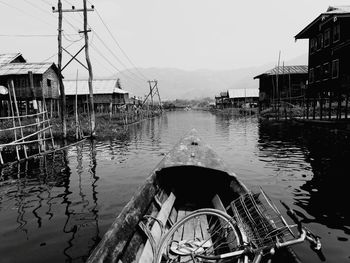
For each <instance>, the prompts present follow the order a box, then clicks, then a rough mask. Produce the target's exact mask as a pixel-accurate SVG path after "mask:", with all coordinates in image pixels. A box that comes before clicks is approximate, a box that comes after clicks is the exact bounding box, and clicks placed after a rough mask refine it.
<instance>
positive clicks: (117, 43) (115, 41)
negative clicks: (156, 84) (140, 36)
mask: <svg viewBox="0 0 350 263" xmlns="http://www.w3.org/2000/svg"><path fill="white" fill-rule="evenodd" d="M95 11H96V14H97V16H98V18H99V19H100V20H101V22H102V24H103V25H104V26H105V28H106V30H107V31H108V33H109V35H110V36H111V38H112V39H113V41H114V43H115V44H116V45H117V46H118V48H119V49H120V50H121V52H122V53H123V54H124V56H125V57H126V59H127V60H128V61H129V63H130V64H131V65H132V66H133V67H134V68H135V70H136V71H137V72H138V73H139V75H140V76H142V77H143V78H144V79H145V80H148V78H147V77H146V76H145V75H144V74H143V73H142V72H141V71H139V69H138V67H137V66H136V65H135V64H134V63H133V62H132V60H131V59H130V57H129V56H128V55H127V54H126V52H125V51H124V49H123V48H122V47H121V45H120V44H119V42H118V41H117V39H116V38H115V37H114V35H113V34H112V32H111V30H110V29H109V27H108V25H107V24H106V23H105V21H104V20H103V18H102V16H101V15H100V12H99V11H98V10H97V9H96V8H95Z"/></svg>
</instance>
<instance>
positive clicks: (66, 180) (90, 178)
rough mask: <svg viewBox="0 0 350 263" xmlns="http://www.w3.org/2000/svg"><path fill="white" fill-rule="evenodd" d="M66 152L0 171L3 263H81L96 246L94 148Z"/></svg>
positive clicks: (97, 240)
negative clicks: (45, 262)
mask: <svg viewBox="0 0 350 263" xmlns="http://www.w3.org/2000/svg"><path fill="white" fill-rule="evenodd" d="M69 151H71V152H69ZM69 151H67V150H66V151H63V152H57V153H55V154H54V155H48V156H43V157H41V158H38V159H34V160H29V161H27V162H21V163H18V164H16V165H12V166H11V167H6V168H3V169H2V170H1V180H0V190H1V192H0V214H1V217H0V218H1V219H0V220H1V224H2V227H1V228H0V241H1V242H0V243H1V245H0V253H1V254H2V255H3V256H2V260H1V261H3V260H4V261H5V262H6V261H8V262H28V258H30V261H31V262H44V261H46V260H48V259H50V261H53V262H62V261H76V260H78V261H84V260H85V259H86V258H87V257H88V255H89V254H90V252H91V250H92V249H93V247H95V246H96V244H97V243H98V242H99V241H100V239H101V236H100V230H99V223H98V219H99V215H98V211H99V210H98V192H97V181H98V179H99V177H98V176H97V175H96V166H97V161H96V142H95V141H92V142H91V143H86V144H84V145H77V146H75V149H71V150H69ZM72 152H74V153H72ZM72 154H74V155H75V156H76V160H74V159H73V158H72V156H71V155H72ZM73 163H74V164H76V166H75V169H74V168H71V167H73V166H72V165H73ZM13 220H14V221H15V222H16V223H17V226H15V225H14V224H13V223H12V221H13ZM60 226H61V227H60ZM64 243H65V244H66V245H63V244H64ZM14 248H16V249H14ZM44 250H45V251H44ZM18 251H21V253H18ZM57 251H62V253H57ZM34 252H35V253H34ZM52 255H54V258H52Z"/></svg>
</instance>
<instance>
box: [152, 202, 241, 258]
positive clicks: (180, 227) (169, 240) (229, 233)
mask: <svg viewBox="0 0 350 263" xmlns="http://www.w3.org/2000/svg"><path fill="white" fill-rule="evenodd" d="M201 217H205V218H207V219H208V218H210V220H212V219H213V218H215V217H216V219H217V221H215V222H209V221H207V223H208V229H207V231H208V232H209V231H212V233H211V234H213V236H212V238H213V237H214V236H215V235H216V239H217V240H215V242H213V241H212V240H210V242H211V243H210V242H209V240H206V239H205V238H203V239H204V240H203V241H202V242H200V241H198V240H196V237H195V236H196V234H194V235H193V240H187V239H186V240H185V239H184V238H185V234H184V235H183V236H182V235H181V234H180V238H179V236H178V237H177V240H175V241H174V239H173V237H174V235H176V234H177V233H181V231H183V232H184V229H185V225H186V223H188V222H190V220H192V219H197V225H193V226H194V229H195V228H196V227H198V222H199V221H202V222H203V218H201ZM214 220H215V219H214ZM194 222H195V221H194ZM199 224H200V223H199ZM217 225H218V226H217ZM213 226H214V227H217V228H216V229H215V230H214V228H212V227H213ZM201 227H202V233H204V232H205V231H203V225H202V226H201ZM211 228H212V229H211ZM219 232H221V233H219ZM218 235H219V236H218ZM221 235H226V236H221ZM203 236H204V234H203ZM220 238H223V239H226V240H227V239H229V240H230V241H226V243H227V244H226V246H225V247H224V246H223V247H221V248H220V246H222V244H223V243H219V245H217V246H216V247H215V244H218V241H220ZM175 242H176V243H178V244H177V247H176V245H175V247H176V248H175V250H176V253H174V255H172V253H173V252H174V246H173V243H175ZM242 244H243V240H242V235H241V232H240V230H239V228H238V226H237V223H236V222H235V221H234V220H233V219H232V217H230V216H229V215H228V214H226V213H225V212H222V211H220V210H217V209H212V208H203V209H198V210H195V211H194V212H192V213H190V214H188V215H186V216H185V217H183V218H182V219H181V220H179V221H178V222H176V223H175V224H174V225H173V226H172V227H171V228H170V229H169V231H168V232H167V233H166V234H165V235H164V236H163V238H162V239H161V241H160V243H159V246H158V249H157V253H156V256H155V261H154V262H155V263H160V262H162V258H163V256H164V254H165V255H166V256H167V257H170V256H173V257H190V260H191V258H192V259H193V255H194V254H195V255H196V257H202V258H205V259H209V260H216V259H218V256H217V254H221V253H220V252H218V251H219V250H222V249H226V250H227V249H230V251H232V250H233V251H234V250H236V249H237V248H238V247H240V246H241V245H242ZM182 245H185V246H186V245H188V247H185V248H184V247H182V248H180V247H181V246H182ZM194 245H196V246H197V248H191V249H192V250H194V249H195V251H192V252H188V254H186V253H185V251H187V250H188V249H190V248H189V247H190V246H194ZM199 245H200V246H199ZM180 252H181V253H183V255H181V254H180ZM191 254H192V257H191V256H190V255H191ZM190 260H189V261H190ZM231 260H232V259H231ZM182 261H183V260H182ZM187 262H188V261H187ZM230 262H235V261H234V260H233V261H230ZM237 262H241V261H240V258H237Z"/></svg>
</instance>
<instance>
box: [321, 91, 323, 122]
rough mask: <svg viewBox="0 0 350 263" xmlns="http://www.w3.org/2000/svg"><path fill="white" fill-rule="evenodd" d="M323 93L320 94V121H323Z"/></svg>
mask: <svg viewBox="0 0 350 263" xmlns="http://www.w3.org/2000/svg"><path fill="white" fill-rule="evenodd" d="M322 94H323V92H321V93H320V120H322V115H323V98H322Z"/></svg>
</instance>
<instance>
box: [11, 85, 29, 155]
mask: <svg viewBox="0 0 350 263" xmlns="http://www.w3.org/2000/svg"><path fill="white" fill-rule="evenodd" d="M8 87H9V90H10V89H11V90H12V94H13V101H14V103H15V109H16V115H17V118H18V125H19V126H20V132H21V137H22V138H23V137H24V135H23V128H22V122H21V118H19V116H20V114H19V111H18V105H17V98H16V91H15V87H14V85H13V80H10V81H9V82H8ZM15 133H17V130H15ZM23 151H24V157H25V158H26V159H27V158H28V155H27V148H26V146H23Z"/></svg>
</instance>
